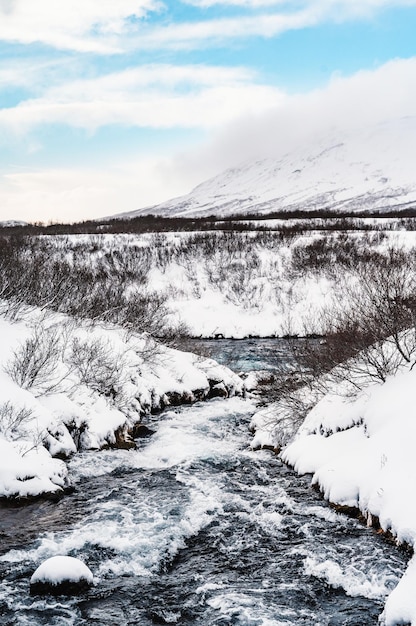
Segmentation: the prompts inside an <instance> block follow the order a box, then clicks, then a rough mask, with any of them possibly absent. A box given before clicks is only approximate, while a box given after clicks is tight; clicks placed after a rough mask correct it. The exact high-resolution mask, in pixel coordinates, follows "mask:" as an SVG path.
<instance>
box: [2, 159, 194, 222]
mask: <svg viewBox="0 0 416 626" xmlns="http://www.w3.org/2000/svg"><path fill="white" fill-rule="evenodd" d="M173 163H174V160H173V159H172V155H171V158H170V159H168V158H146V159H143V158H142V159H136V160H132V161H129V162H125V163H119V164H118V166H116V167H100V168H93V167H90V168H85V167H83V168H82V169H78V168H76V167H74V168H60V169H59V168H45V169H43V170H42V169H32V170H21V171H16V172H14V173H8V174H4V175H3V176H1V175H0V198H1V208H0V219H21V220H25V221H45V222H48V221H49V220H53V221H64V222H74V221H80V220H86V219H90V218H91V219H93V218H95V217H104V216H108V215H113V214H117V213H120V212H122V211H126V210H127V211H128V210H134V209H136V208H137V207H138V206H143V205H147V204H152V203H154V202H161V201H163V200H165V199H166V197H167V196H168V197H169V196H171V195H177V194H179V193H181V192H183V190H184V189H186V188H187V186H188V185H189V183H190V182H191V184H192V185H193V184H196V183H197V182H198V181H197V179H195V178H192V176H191V177H190V176H189V172H182V173H181V172H179V171H177V170H176V168H175V167H174V166H173ZM166 194H167V195H166Z"/></svg>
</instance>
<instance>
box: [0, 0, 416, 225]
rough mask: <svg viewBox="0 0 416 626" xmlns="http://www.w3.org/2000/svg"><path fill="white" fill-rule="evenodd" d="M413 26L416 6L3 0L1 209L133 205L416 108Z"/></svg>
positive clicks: (410, 2)
mask: <svg viewBox="0 0 416 626" xmlns="http://www.w3.org/2000/svg"><path fill="white" fill-rule="evenodd" d="M415 32H416V0H291V1H286V0H222V1H221V0H176V1H171V0H0V219H23V220H28V221H39V220H41V221H49V220H53V221H76V220H81V219H89V218H93V217H100V216H105V215H113V214H116V213H118V212H125V211H129V210H134V209H137V208H140V207H143V206H147V205H151V204H155V203H157V202H161V201H163V200H166V199H168V198H170V197H173V196H176V195H180V194H182V193H186V192H188V191H190V189H191V188H192V187H193V186H194V185H196V184H198V183H199V182H201V181H203V180H204V179H206V178H208V177H209V176H212V175H214V174H216V173H218V172H220V171H222V170H223V169H224V168H225V167H228V166H232V165H235V164H237V163H238V162H240V161H242V160H245V159H247V158H257V157H261V156H262V155H267V156H269V155H270V154H273V155H274V154H275V155H278V154H279V153H282V152H285V151H287V150H289V149H290V147H291V146H293V145H295V144H297V143H299V142H302V141H307V140H308V138H309V137H313V136H314V134H316V133H325V132H327V131H331V132H338V129H341V130H345V129H346V128H347V129H349V128H359V127H360V125H367V124H372V123H374V122H377V121H382V120H385V119H389V118H391V117H397V116H404V115H416V43H415V35H414V33H415ZM415 139H416V138H415Z"/></svg>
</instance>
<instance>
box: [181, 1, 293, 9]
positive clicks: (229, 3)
mask: <svg viewBox="0 0 416 626" xmlns="http://www.w3.org/2000/svg"><path fill="white" fill-rule="evenodd" d="M182 2H183V3H184V4H191V5H192V6H195V7H199V8H203V9H206V8H208V7H212V6H216V5H221V6H240V7H247V8H250V9H258V8H263V7H272V6H276V5H278V4H285V3H286V0H182Z"/></svg>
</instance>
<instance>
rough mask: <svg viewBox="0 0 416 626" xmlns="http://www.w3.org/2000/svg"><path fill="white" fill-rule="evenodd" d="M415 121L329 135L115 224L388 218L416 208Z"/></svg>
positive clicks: (245, 166)
mask: <svg viewBox="0 0 416 626" xmlns="http://www.w3.org/2000/svg"><path fill="white" fill-rule="evenodd" d="M415 163H416V117H407V118H402V119H398V120H394V121H391V122H388V123H384V124H379V125H377V126H374V127H371V128H368V129H366V130H365V131H362V130H360V131H359V132H358V131H357V132H350V133H349V134H343V135H341V134H336V133H334V132H333V133H332V134H331V135H330V136H329V135H328V136H326V137H324V138H321V139H320V140H319V141H315V142H309V143H306V144H305V145H304V146H302V147H300V148H298V149H297V150H295V151H293V152H290V153H288V154H286V155H285V156H283V157H282V158H277V159H271V158H267V159H263V160H257V161H254V162H246V163H244V164H241V165H239V166H237V167H234V168H231V169H228V170H226V171H225V172H223V173H222V174H219V175H218V176H215V177H214V178H211V179H210V180H207V181H206V182H204V183H202V184H200V185H198V186H197V187H195V189H194V190H193V191H191V193H189V194H188V195H186V196H182V197H179V198H174V199H172V200H169V201H167V202H163V203H162V204H159V205H156V206H151V207H146V208H144V209H139V210H137V211H132V212H130V213H124V214H122V215H119V216H116V217H134V216H139V215H146V214H154V215H160V216H181V217H197V216H206V215H212V214H215V215H218V216H227V215H231V214H241V215H244V214H246V213H260V214H268V213H270V212H272V211H282V210H283V211H299V210H302V211H304V210H306V211H312V210H315V211H316V210H333V211H336V212H342V211H343V212H346V211H353V212H354V211H357V212H358V211H363V210H369V211H375V210H381V211H386V210H387V211H388V210H395V211H397V210H401V209H406V208H409V207H412V206H416V171H415Z"/></svg>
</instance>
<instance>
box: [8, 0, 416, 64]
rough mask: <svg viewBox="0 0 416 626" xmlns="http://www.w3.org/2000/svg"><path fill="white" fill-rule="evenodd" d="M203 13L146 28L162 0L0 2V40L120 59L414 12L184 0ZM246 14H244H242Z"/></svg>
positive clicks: (392, 2) (387, 2)
mask: <svg viewBox="0 0 416 626" xmlns="http://www.w3.org/2000/svg"><path fill="white" fill-rule="evenodd" d="M186 1H187V3H188V4H192V5H194V6H195V7H197V8H199V9H201V10H204V11H205V12H204V13H201V19H200V20H199V21H198V20H196V21H191V22H186V21H182V22H174V21H171V22H170V23H169V22H166V21H161V23H159V24H156V25H149V24H148V22H147V20H146V19H145V18H146V17H147V16H148V15H150V14H154V13H159V12H162V14H163V16H164V17H166V16H167V18H169V12H168V3H164V2H163V1H162V0H117V1H114V0H36V1H34V0H0V40H3V41H9V42H19V43H23V44H30V43H33V42H42V43H45V44H47V45H49V46H53V47H55V48H57V49H71V50H77V51H80V52H94V53H117V52H118V53H120V52H123V51H126V50H132V49H134V48H136V49H142V48H148V49H149V48H150V49H153V48H157V47H165V48H169V47H170V48H172V47H174V48H175V47H176V48H184V47H190V48H192V47H194V46H196V45H202V43H204V45H212V44H215V43H218V42H219V41H222V42H225V41H228V40H230V39H236V38H245V37H255V36H260V37H273V36H277V35H279V34H281V33H283V32H285V31H288V30H293V29H300V28H307V27H311V26H314V25H316V24H318V23H322V22H325V21H332V22H342V21H345V20H351V19H361V18H369V17H371V16H373V15H374V14H376V13H377V12H378V11H380V10H383V9H386V8H390V7H400V6H408V7H410V6H416V0H290V1H289V0H186ZM215 5H222V6H230V7H231V6H232V7H234V9H236V10H238V9H239V8H240V9H241V13H240V14H238V15H234V16H233V17H223V18H222V19H211V18H210V17H209V13H207V12H206V10H207V9H209V8H211V7H213V6H215ZM246 9H251V12H250V13H247V11H246Z"/></svg>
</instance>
